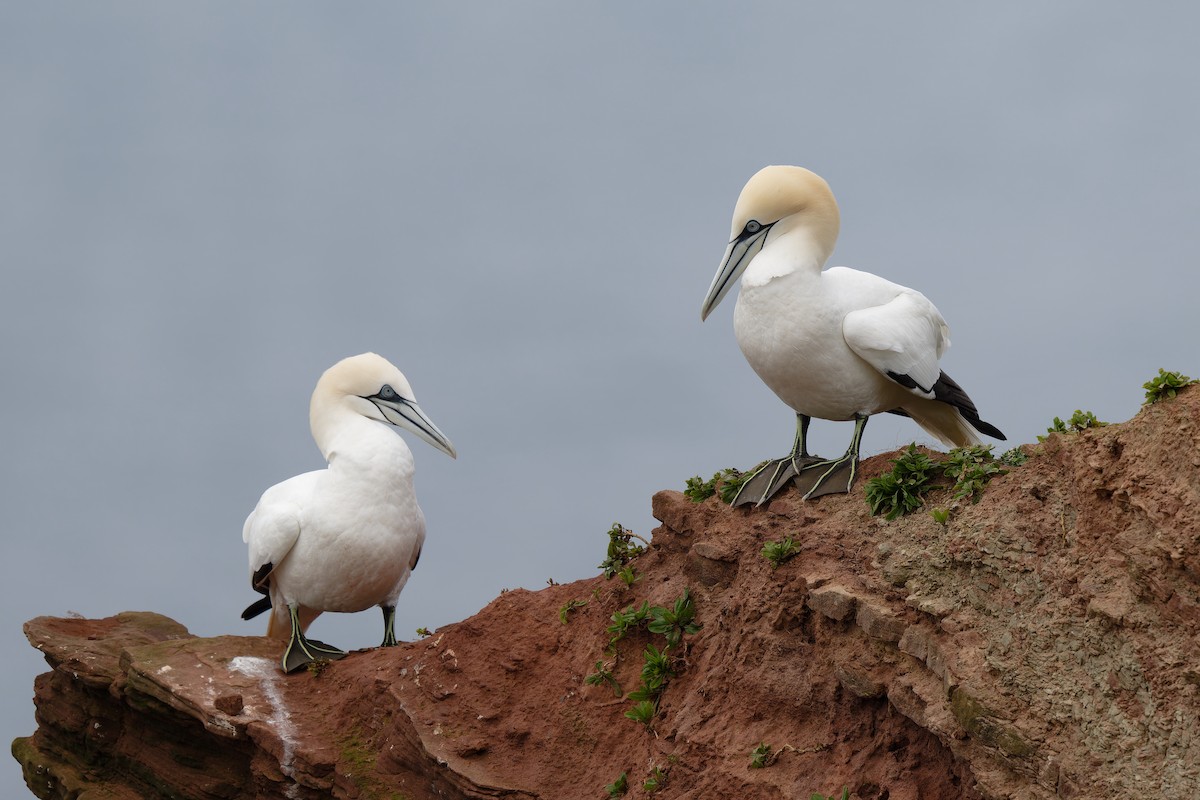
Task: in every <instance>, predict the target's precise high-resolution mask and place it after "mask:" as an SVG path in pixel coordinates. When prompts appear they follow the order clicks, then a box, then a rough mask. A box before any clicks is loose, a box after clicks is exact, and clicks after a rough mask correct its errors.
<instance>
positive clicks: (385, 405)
mask: <svg viewBox="0 0 1200 800" xmlns="http://www.w3.org/2000/svg"><path fill="white" fill-rule="evenodd" d="M366 399H367V400H370V401H371V402H372V403H374V404H375V407H376V408H378V409H379V413H380V414H382V415H383V419H384V421H385V422H388V423H390V424H392V425H395V426H396V427H397V428H404V429H405V430H407V431H412V432H413V433H415V434H416V435H417V436H419V437H421V438H422V439H424V440H425V441H426V442H428V443H429V444H431V445H433V446H434V447H436V448H437V449H438V450H441V451H442V452H443V453H445V454H446V455H448V456H450V457H451V458H455V459H457V458H458V453H457V451H455V449H454V445H453V444H451V443H450V440H449V439H447V438H446V434H444V433H442V432H441V431H440V430H439V429H438V426H437V425H434V424H433V420H431V419H430V418H429V417H428V416H426V415H425V412H424V411H422V410H421V407H420V406H419V405H417V404H416V403H415V402H414V401H412V400H408V399H406V398H404V397H396V399H394V400H392V399H388V400H384V399H383V398H382V397H380V396H379V395H374V396H372V397H368V398H366Z"/></svg>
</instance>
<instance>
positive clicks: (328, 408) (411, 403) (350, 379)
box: [309, 353, 458, 458]
mask: <svg viewBox="0 0 1200 800" xmlns="http://www.w3.org/2000/svg"><path fill="white" fill-rule="evenodd" d="M333 409H349V410H350V411H353V412H354V413H356V414H359V415H360V416H364V417H366V418H368V419H373V420H377V421H379V422H384V423H387V424H388V425H394V426H396V427H397V428H404V429H405V430H407V431H412V432H413V433H415V434H416V435H417V436H419V437H420V438H422V439H424V440H425V441H426V442H428V443H429V444H431V445H433V446H434V447H436V448H437V449H438V450H441V451H442V452H443V453H446V454H447V455H449V456H450V457H451V458H457V457H458V454H457V453H456V452H455V450H454V445H452V444H451V443H450V440H449V439H447V438H446V434H444V433H442V432H441V431H440V430H438V427H437V425H434V424H433V421H432V420H431V419H429V417H427V416H426V415H425V412H424V411H422V410H421V407H420V406H418V405H417V399H416V397H414V396H413V390H412V387H411V386H410V385H409V383H408V379H407V378H405V377H404V373H402V372H401V371H400V370H398V369H396V368H395V367H394V366H392V364H391V363H390V362H389V361H388V360H387V359H386V358H383V357H382V356H378V355H376V354H375V353H363V354H362V355H357V356H351V357H350V358H344V359H342V360H341V361H339V362H338V363H336V364H334V365H333V366H332V367H330V368H329V369H327V370H325V374H324V375H322V376H321V379H320V380H319V381H317V388H316V389H314V390H313V395H312V403H311V405H310V407H309V423H310V425H311V426H312V431H313V438H315V439H316V440H317V444H318V445H319V446H321V448H322V452H324V446H323V444H322V442H323V441H325V436H324V434H325V426H326V425H328V424H330V422H331V420H332V418H333V417H334V416H335V415H336V412H334V411H333Z"/></svg>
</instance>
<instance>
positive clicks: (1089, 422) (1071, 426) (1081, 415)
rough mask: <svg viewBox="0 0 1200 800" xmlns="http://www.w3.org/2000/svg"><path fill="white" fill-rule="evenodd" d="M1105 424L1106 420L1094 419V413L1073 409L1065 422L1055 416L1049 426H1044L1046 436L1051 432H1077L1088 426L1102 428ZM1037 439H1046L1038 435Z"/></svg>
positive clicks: (1041, 440)
mask: <svg viewBox="0 0 1200 800" xmlns="http://www.w3.org/2000/svg"><path fill="white" fill-rule="evenodd" d="M1107 424H1108V423H1107V422H1101V421H1100V420H1098V419H1096V415H1095V414H1093V413H1092V412H1090V411H1080V410H1079V409H1075V413H1074V414H1072V415H1071V418H1070V419H1069V420H1067V421H1066V422H1063V421H1062V420H1061V419H1059V418H1058V417H1055V418H1054V422H1053V423H1051V425H1050V427H1049V428H1046V434H1047V436H1048V435H1049V434H1051V433H1078V432H1079V431H1083V430H1087V429H1088V428H1103V427H1104V426H1105V425H1107ZM1037 439H1038V441H1039V442H1044V441H1046V436H1039V437H1037Z"/></svg>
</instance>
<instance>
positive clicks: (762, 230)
mask: <svg viewBox="0 0 1200 800" xmlns="http://www.w3.org/2000/svg"><path fill="white" fill-rule="evenodd" d="M750 222H753V223H754V224H755V225H757V226H758V230H756V231H751V230H750ZM750 222H747V223H746V227H744V228H742V232H741V233H740V234H738V237H737V238H736V239H734V240H733V241H735V242H744V241H746V240H747V239H753V238H754V237H755V236H760V235H761V236H766V234H767V231H769V230H771V228H772V227H774V225H775V223H774V222H770V223H767V224H766V225H764V224H763V223H761V222H759V221H758V220H756V219H752V220H750Z"/></svg>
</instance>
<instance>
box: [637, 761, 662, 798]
mask: <svg viewBox="0 0 1200 800" xmlns="http://www.w3.org/2000/svg"><path fill="white" fill-rule="evenodd" d="M667 772H668V771H667V770H665V769H663V768H662V767H658V766H656V767H654V769H652V770H650V775H649V777H647V778H646V780H645V781H643V782H642V788H643V789H645V790H646V791H647V792H649V793H650V794H654V793H655V792H657V791H658V790H659V789H661V788H662V787H663V784H665V783H666V782H667Z"/></svg>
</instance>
